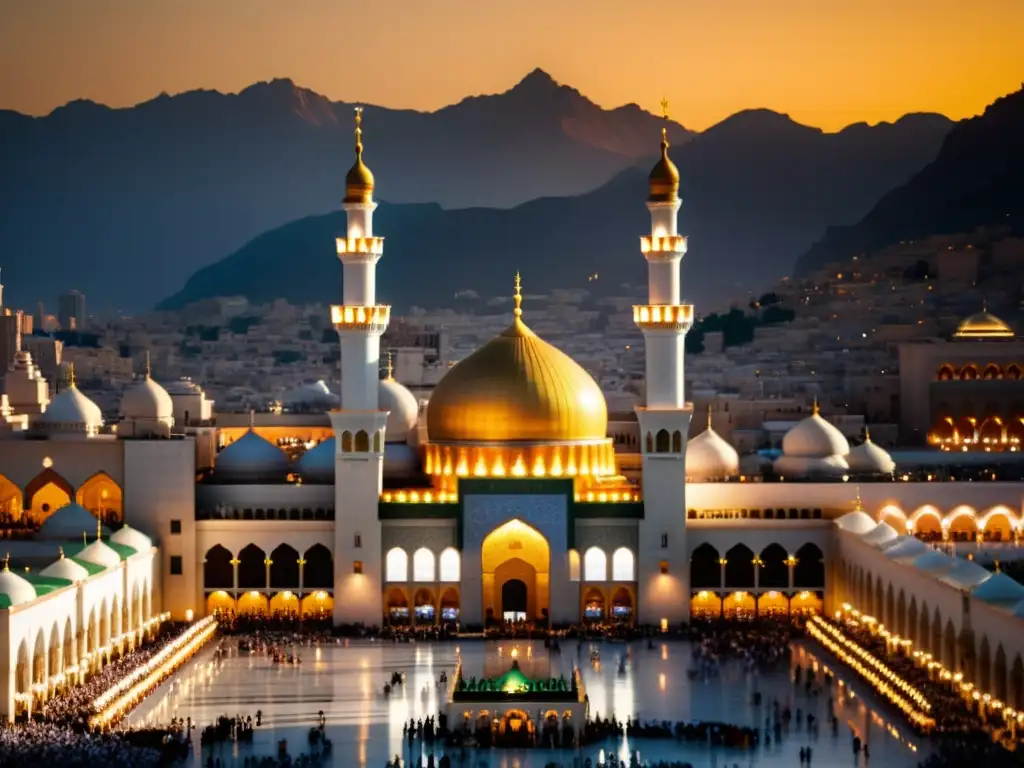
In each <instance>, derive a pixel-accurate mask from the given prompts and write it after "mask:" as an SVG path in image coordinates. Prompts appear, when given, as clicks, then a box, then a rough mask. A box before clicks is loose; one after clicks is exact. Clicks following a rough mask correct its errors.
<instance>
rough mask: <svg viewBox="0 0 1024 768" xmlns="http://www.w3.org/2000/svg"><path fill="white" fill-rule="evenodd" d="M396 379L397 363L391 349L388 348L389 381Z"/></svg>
mask: <svg viewBox="0 0 1024 768" xmlns="http://www.w3.org/2000/svg"><path fill="white" fill-rule="evenodd" d="M394 380H395V363H394V359H393V358H392V356H391V350H390V349H389V350H388V381H394Z"/></svg>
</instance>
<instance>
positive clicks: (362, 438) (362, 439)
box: [355, 429, 370, 453]
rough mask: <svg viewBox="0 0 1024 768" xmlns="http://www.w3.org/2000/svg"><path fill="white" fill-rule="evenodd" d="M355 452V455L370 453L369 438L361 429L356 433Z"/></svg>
mask: <svg viewBox="0 0 1024 768" xmlns="http://www.w3.org/2000/svg"><path fill="white" fill-rule="evenodd" d="M355 451H356V453H368V452H369V451H370V436H369V435H368V434H366V432H365V431H364V430H362V429H360V430H359V431H358V432H356V440H355Z"/></svg>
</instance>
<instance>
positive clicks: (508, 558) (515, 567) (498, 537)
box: [480, 519, 551, 621]
mask: <svg viewBox="0 0 1024 768" xmlns="http://www.w3.org/2000/svg"><path fill="white" fill-rule="evenodd" d="M480 555H481V557H480V564H481V579H482V585H481V586H482V590H481V591H482V594H483V609H484V616H486V617H487V618H488V620H492V621H500V620H502V619H505V618H506V614H509V615H508V616H507V618H508V619H509V620H513V621H515V620H526V621H537V620H541V621H543V620H546V618H547V612H548V606H549V601H550V589H549V580H550V572H551V548H550V546H549V545H548V541H547V539H545V538H544V536H543V535H541V533H540V532H539V531H537V529H535V528H533V527H532V526H530V525H527V524H526V523H524V522H523V521H522V520H518V519H516V520H509V521H508V522H507V523H504V524H503V525H500V526H498V527H497V528H495V529H494V530H493V531H491V532H490V533H489V534H488V535H487V537H486V538H485V539H484V541H483V545H482V547H481V553H480ZM506 585H507V586H506Z"/></svg>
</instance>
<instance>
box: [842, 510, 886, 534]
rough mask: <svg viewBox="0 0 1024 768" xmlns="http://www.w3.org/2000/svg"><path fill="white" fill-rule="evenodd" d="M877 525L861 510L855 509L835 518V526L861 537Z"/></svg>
mask: <svg viewBox="0 0 1024 768" xmlns="http://www.w3.org/2000/svg"><path fill="white" fill-rule="evenodd" d="M877 524H878V523H876V522H875V520H874V518H873V517H871V515H869V514H868V513H867V512H865V511H864V510H863V509H855V510H854V511H853V512H847V513H846V514H845V515H843V516H842V517H839V518H836V521H835V525H836V527H838V528H841V529H842V530H844V531H849V532H850V533H854V534H857V535H858V536H863V535H864V534H865V533H867V532H868V531H870V530H871V529H872V528H874V527H875V526H876V525H877Z"/></svg>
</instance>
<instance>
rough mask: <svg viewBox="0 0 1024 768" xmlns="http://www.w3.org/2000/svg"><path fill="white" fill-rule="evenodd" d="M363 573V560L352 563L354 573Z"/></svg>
mask: <svg viewBox="0 0 1024 768" xmlns="http://www.w3.org/2000/svg"><path fill="white" fill-rule="evenodd" d="M362 572H363V561H362V560H356V561H354V562H353V563H352V573H362Z"/></svg>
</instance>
